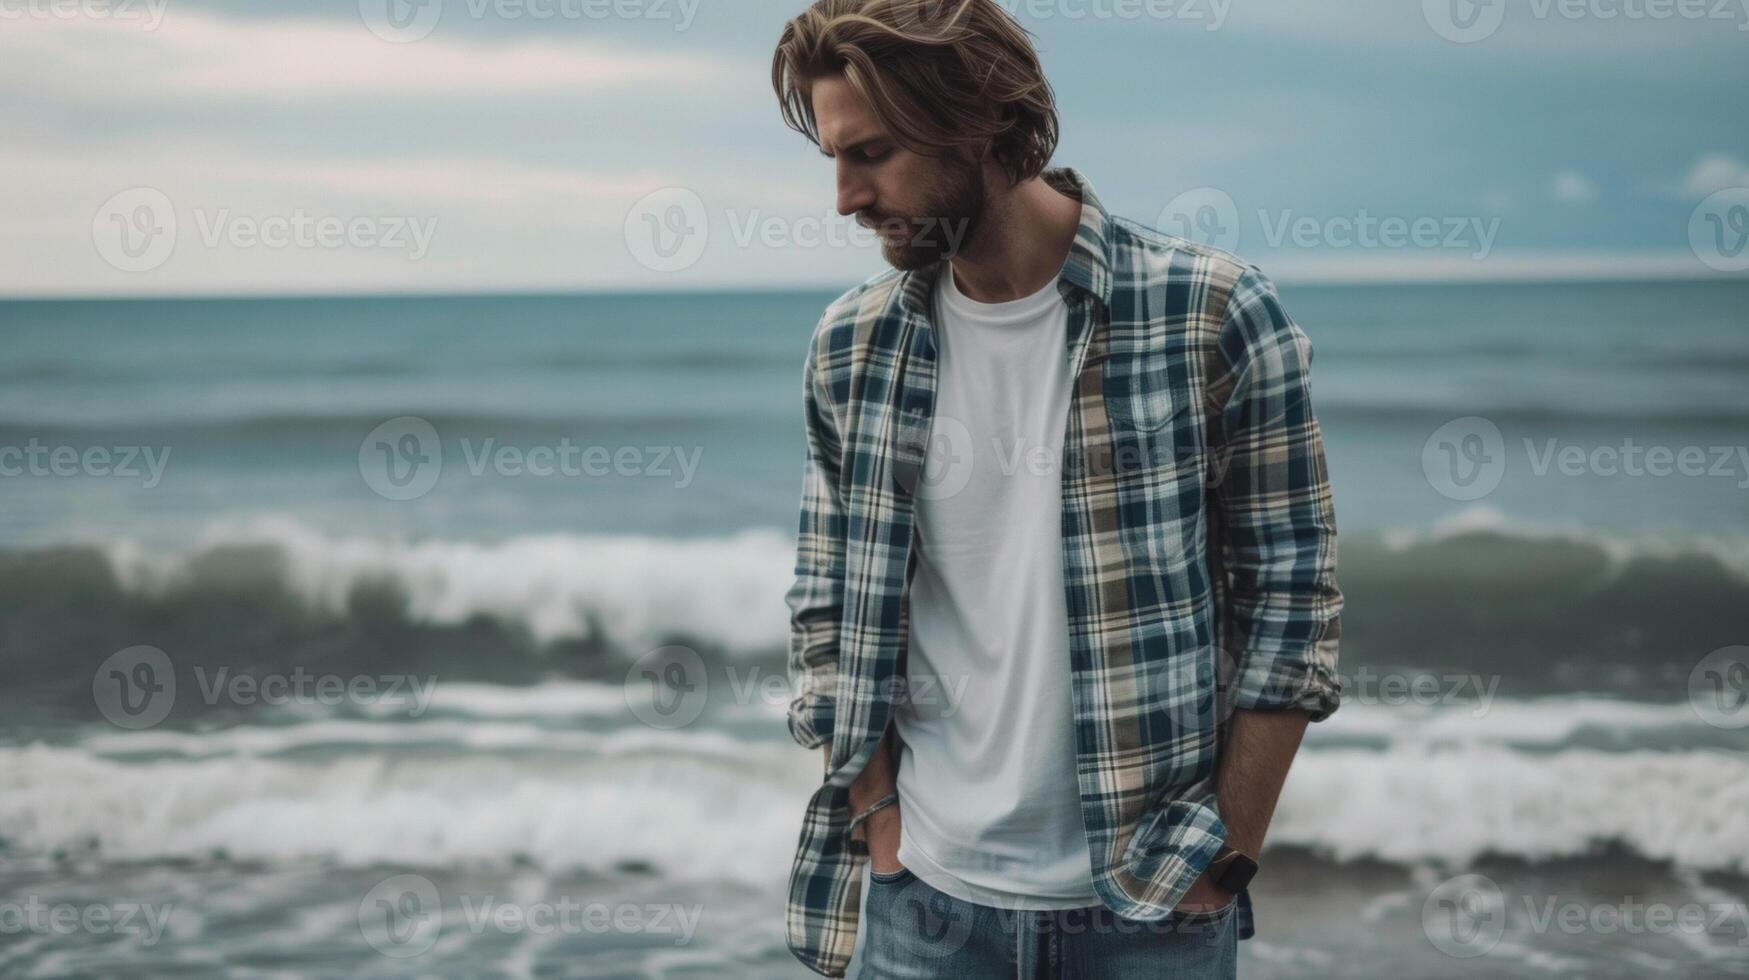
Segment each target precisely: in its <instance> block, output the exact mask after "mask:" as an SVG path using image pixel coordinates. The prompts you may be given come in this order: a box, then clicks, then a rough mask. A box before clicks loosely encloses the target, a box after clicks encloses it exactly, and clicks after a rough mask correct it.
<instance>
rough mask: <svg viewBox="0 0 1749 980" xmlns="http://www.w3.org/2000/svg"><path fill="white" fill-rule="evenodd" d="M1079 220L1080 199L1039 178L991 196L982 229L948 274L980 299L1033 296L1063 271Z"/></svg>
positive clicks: (971, 296)
mask: <svg viewBox="0 0 1749 980" xmlns="http://www.w3.org/2000/svg"><path fill="white" fill-rule="evenodd" d="M998 186H999V184H998ZM1080 225H1081V202H1080V201H1078V200H1076V199H1075V198H1073V197H1070V196H1069V195H1067V194H1064V193H1062V192H1061V191H1059V190H1057V189H1056V188H1054V187H1052V186H1051V185H1050V184H1048V183H1046V182H1045V180H1044V179H1043V178H1041V177H1034V178H1032V179H1031V180H1027V181H1024V182H1022V183H1021V184H1019V185H1018V186H1016V187H1014V188H1012V189H1009V190H1006V191H1004V192H1002V193H1001V194H1000V195H999V196H998V195H992V197H991V200H990V203H989V206H988V208H987V210H986V211H985V212H984V219H983V220H982V221H981V222H979V225H978V231H977V234H976V235H974V236H973V238H972V240H971V241H968V242H966V244H965V246H964V247H963V248H961V249H960V251H959V253H958V254H956V255H955V256H954V257H953V261H952V262H951V264H950V271H949V274H950V275H953V276H955V277H956V278H955V280H954V284H955V286H957V287H958V289H959V291H960V292H961V293H962V294H963V295H965V296H966V297H967V298H968V299H971V300H974V301H976V302H979V303H1005V302H1007V301H1009V300H1014V299H1020V298H1021V297H1024V296H1031V295H1032V294H1033V293H1036V292H1038V291H1039V290H1041V289H1043V288H1045V286H1046V285H1047V284H1048V283H1050V282H1051V280H1053V279H1055V278H1056V277H1057V273H1059V272H1061V271H1062V269H1063V262H1064V261H1065V260H1066V259H1068V257H1069V248H1070V246H1072V245H1073V244H1074V242H1075V232H1076V231H1077V229H1079V228H1080Z"/></svg>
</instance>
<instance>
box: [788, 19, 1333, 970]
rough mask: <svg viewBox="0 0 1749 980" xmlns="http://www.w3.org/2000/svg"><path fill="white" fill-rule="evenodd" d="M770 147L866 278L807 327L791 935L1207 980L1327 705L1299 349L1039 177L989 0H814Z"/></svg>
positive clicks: (1324, 555) (869, 956)
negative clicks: (802, 157) (853, 253)
mask: <svg viewBox="0 0 1749 980" xmlns="http://www.w3.org/2000/svg"><path fill="white" fill-rule="evenodd" d="M772 82H773V85H774V86H775V88H776V89H777V93H778V97H779V100H780V102H781V104H782V108H783V114H784V118H785V120H786V122H787V123H788V124H789V125H790V126H791V127H793V128H795V129H797V130H798V131H800V132H802V133H803V134H804V135H806V136H807V137H808V138H809V139H810V140H811V141H812V142H814V143H815V144H816V145H817V146H818V147H819V149H820V151H821V152H822V153H823V154H825V155H826V156H827V157H829V158H831V159H832V160H833V162H834V165H835V167H836V169H837V187H838V202H837V206H838V210H839V212H840V213H841V214H845V215H851V214H855V215H856V216H857V218H858V220H859V221H860V222H861V223H863V224H865V225H868V226H870V227H876V228H879V229H880V232H881V243H882V254H883V256H884V257H885V258H886V260H887V261H888V263H890V264H891V265H892V266H893V267H894V268H893V269H892V270H890V271H887V272H883V273H882V274H880V275H877V276H875V277H873V278H871V279H870V280H868V281H867V282H865V283H863V284H862V285H860V286H857V287H856V288H854V289H852V290H850V291H849V292H847V293H845V294H844V295H842V296H841V297H839V298H838V300H836V301H835V302H833V303H832V304H831V306H830V307H828V308H827V310H826V312H825V315H824V316H823V317H822V318H821V320H820V323H819V325H818V326H817V327H816V328H815V331H814V335H813V340H812V343H811V350H810V352H809V355H808V358H807V361H806V365H805V368H804V372H803V373H804V383H803V388H804V393H805V403H804V405H805V417H806V434H807V447H808V449H807V459H806V465H805V471H804V475H805V481H804V487H803V498H802V513H801V521H800V534H799V537H798V542H797V555H796V579H795V584H794V586H793V588H792V589H791V590H790V591H789V593H788V596H787V599H786V601H787V604H788V606H789V609H790V613H791V624H792V642H791V648H790V673H791V680H792V682H793V684H794V685H795V689H796V692H797V693H796V697H795V699H794V700H793V701H792V702H791V705H790V714H789V727H790V731H791V734H792V735H793V736H794V738H795V739H796V740H797V741H798V742H799V743H800V744H802V745H803V746H805V747H809V748H812V747H815V746H820V747H822V748H823V751H824V753H825V767H826V772H825V778H824V781H823V783H822V785H821V786H820V788H819V790H817V791H816V792H815V793H814V795H813V797H812V799H811V800H810V801H809V804H808V811H807V815H806V819H805V822H804V825H803V828H802V834H801V840H800V845H799V847H798V850H797V854H796V859H795V863H794V866H793V869H792V872H791V878H790V905H789V913H788V942H789V946H790V949H791V950H792V951H793V952H794V953H795V955H796V956H797V958H799V959H800V960H801V961H802V962H803V963H804V964H806V965H807V966H808V967H810V968H811V969H813V970H814V971H816V972H818V973H821V974H823V975H826V976H843V975H845V972H846V970H847V969H848V965H849V963H850V961H851V959H852V957H853V954H854V951H855V947H856V939H857V935H858V932H859V931H860V930H859V925H860V924H861V920H862V919H863V918H864V917H865V912H864V909H863V904H864V903H863V900H864V891H865V889H864V884H863V874H864V870H865V868H864V865H865V864H866V865H868V868H867V873H868V887H867V889H866V891H867V896H866V898H867V902H866V906H867V908H866V918H867V920H868V922H867V926H868V931H867V935H866V937H865V941H864V946H863V960H864V964H865V968H866V970H865V975H873V976H879V977H886V976H952V977H966V978H970V977H1001V976H1013V975H1016V974H1018V975H1020V976H1028V977H1030V976H1085V977H1100V978H1108V977H1109V978H1126V977H1144V976H1146V977H1157V976H1167V975H1170V976H1232V975H1234V972H1235V966H1234V964H1235V960H1236V943H1237V940H1238V939H1240V938H1248V937H1249V935H1250V934H1251V932H1252V920H1251V909H1250V902H1249V896H1248V893H1247V891H1246V888H1245V886H1246V883H1247V882H1248V881H1249V879H1250V876H1251V875H1252V874H1253V873H1255V872H1256V870H1257V861H1258V857H1259V855H1260V853H1261V850H1262V845H1263V838H1264V831H1265V828H1266V827H1267V826H1268V824H1269V820H1270V817H1271V815H1272V813H1273V811H1274V808H1275V803H1276V799H1277V797H1278V795H1279V793H1280V790H1281V786H1282V783H1283V781H1284V780H1285V778H1286V776H1287V772H1288V768H1289V765H1290V763H1291V761H1292V759H1293V756H1294V754H1295V752H1296V751H1297V749H1298V746H1299V742H1300V738H1301V736H1302V734H1303V732H1304V730H1305V725H1306V723H1307V722H1308V721H1310V720H1321V719H1322V718H1324V717H1327V716H1328V715H1329V714H1330V713H1331V712H1332V711H1334V710H1335V709H1336V706H1337V703H1338V700H1339V694H1340V690H1339V685H1338V683H1337V681H1336V677H1335V668H1336V641H1337V636H1338V632H1339V629H1338V622H1339V620H1338V614H1339V612H1340V610H1341V605H1342V597H1341V594H1340V592H1339V590H1338V589H1337V586H1336V582H1335V579H1334V568H1335V545H1336V537H1335V535H1336V530H1335V522H1334V516H1333V512H1332V508H1331V500H1330V492H1329V488H1328V484H1327V480H1326V476H1325V469H1324V455H1323V446H1322V440H1321V436H1320V434H1319V430H1318V426H1317V423H1316V421H1315V420H1314V418H1313V416H1312V410H1311V404H1310V401H1309V398H1308V385H1309V378H1308V369H1309V366H1310V361H1311V349H1310V346H1309V344H1308V342H1307V340H1306V337H1305V335H1304V334H1303V333H1302V332H1301V330H1300V329H1299V327H1298V326H1297V325H1295V324H1294V323H1293V321H1292V320H1291V319H1289V317H1288V316H1287V314H1286V313H1285V312H1284V311H1283V310H1282V308H1281V305H1280V303H1279V301H1278V299H1277V296H1276V293H1275V290H1274V287H1273V286H1272V285H1271V284H1270V282H1269V281H1268V280H1267V279H1266V278H1265V277H1264V276H1263V274H1262V273H1261V272H1260V271H1258V270H1257V269H1256V268H1255V267H1253V266H1250V265H1249V264H1247V263H1244V262H1242V261H1240V260H1238V259H1236V258H1235V257H1233V256H1231V255H1229V254H1227V253H1225V252H1221V251H1219V250H1216V249H1212V248H1207V247H1204V246H1200V245H1197V244H1195V243H1192V242H1188V241H1185V240H1182V239H1179V238H1174V237H1172V236H1168V235H1164V234H1161V233H1159V232H1156V231H1153V230H1151V229H1148V228H1146V227H1144V226H1142V225H1139V224H1137V223H1135V222H1132V221H1128V220H1126V219H1123V218H1118V217H1115V216H1112V215H1110V214H1108V213H1107V212H1106V211H1105V209H1104V207H1103V206H1102V205H1101V204H1100V203H1099V200H1098V198H1097V196H1096V195H1095V194H1094V193H1093V189H1092V187H1091V185H1090V184H1089V183H1088V181H1087V180H1086V178H1085V177H1083V176H1082V175H1081V174H1080V173H1079V172H1078V171H1076V170H1073V169H1068V168H1056V169H1047V162H1048V161H1049V159H1050V157H1051V154H1052V152H1053V151H1054V149H1055V146H1056V139H1057V116H1056V110H1055V108H1054V105H1053V100H1052V93H1051V89H1050V86H1049V85H1048V84H1047V82H1046V81H1045V79H1044V77H1043V74H1042V72H1041V70H1040V67H1039V62H1038V59H1037V56H1036V54H1035V52H1034V50H1033V48H1032V46H1031V44H1030V42H1029V40H1028V36H1027V33H1026V32H1025V31H1024V30H1022V29H1021V28H1020V27H1019V26H1018V25H1017V24H1015V22H1014V21H1013V19H1012V18H1011V17H1010V16H1009V15H1008V14H1007V13H1006V12H1004V11H1003V10H1002V9H1001V8H1000V7H999V6H998V5H997V4H996V2H995V0H948V2H943V0H819V2H817V3H815V4H814V5H813V6H812V7H810V8H809V9H808V10H807V11H806V12H805V13H803V14H802V15H801V16H799V17H797V18H795V19H794V20H792V21H790V22H789V24H788V25H786V27H785V29H784V32H783V36H782V38H781V40H780V43H779V47H778V50H777V53H776V56H775V57H774V59H773V67H772Z"/></svg>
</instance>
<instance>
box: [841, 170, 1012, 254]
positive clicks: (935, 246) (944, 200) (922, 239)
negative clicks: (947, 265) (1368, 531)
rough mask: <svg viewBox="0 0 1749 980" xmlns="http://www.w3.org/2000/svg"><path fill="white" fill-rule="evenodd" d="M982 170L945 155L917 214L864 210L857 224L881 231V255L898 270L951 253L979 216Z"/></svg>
mask: <svg viewBox="0 0 1749 980" xmlns="http://www.w3.org/2000/svg"><path fill="white" fill-rule="evenodd" d="M985 203H986V202H985V188H984V172H983V168H982V167H981V166H979V164H978V163H977V161H974V160H966V159H963V158H959V157H951V158H948V162H947V163H946V165H944V166H943V168H942V171H941V179H940V181H939V182H938V183H937V184H936V186H935V187H933V188H931V189H930V192H929V194H928V195H927V196H926V197H925V199H924V203H923V207H922V209H921V210H922V213H921V214H915V215H891V214H889V215H881V216H879V217H874V216H869V215H864V216H863V217H862V218H861V219H860V223H861V224H862V225H864V226H865V227H869V228H873V229H875V230H876V231H878V232H880V235H881V257H882V258H884V259H886V260H887V264H889V265H891V266H892V267H893V268H895V269H898V270H900V271H901V272H909V271H911V270H914V269H923V268H927V267H928V266H932V265H934V264H936V263H937V262H942V261H945V260H947V259H950V258H953V256H954V255H955V253H957V252H958V251H959V250H960V249H961V248H963V247H964V246H965V244H966V243H967V242H968V241H970V240H971V238H972V234H973V232H974V231H975V230H976V229H977V227H978V222H979V220H980V219H982V218H983V216H984V206H985Z"/></svg>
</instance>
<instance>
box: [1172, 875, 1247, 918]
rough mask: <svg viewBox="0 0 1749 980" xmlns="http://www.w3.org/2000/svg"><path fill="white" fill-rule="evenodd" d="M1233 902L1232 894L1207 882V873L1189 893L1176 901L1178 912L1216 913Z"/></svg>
mask: <svg viewBox="0 0 1749 980" xmlns="http://www.w3.org/2000/svg"><path fill="white" fill-rule="evenodd" d="M1232 900H1233V893H1232V892H1230V891H1227V890H1226V889H1224V888H1222V887H1221V886H1220V885H1217V884H1215V883H1214V882H1212V881H1210V880H1209V876H1208V872H1206V871H1205V872H1203V873H1202V875H1200V876H1199V877H1198V878H1197V879H1196V882H1195V884H1192V885H1191V886H1190V891H1187V892H1185V893H1184V897H1183V898H1182V899H1179V901H1178V909H1177V911H1179V912H1218V911H1220V910H1221V909H1223V908H1226V907H1227V904H1228V903H1229V902H1231V901H1232Z"/></svg>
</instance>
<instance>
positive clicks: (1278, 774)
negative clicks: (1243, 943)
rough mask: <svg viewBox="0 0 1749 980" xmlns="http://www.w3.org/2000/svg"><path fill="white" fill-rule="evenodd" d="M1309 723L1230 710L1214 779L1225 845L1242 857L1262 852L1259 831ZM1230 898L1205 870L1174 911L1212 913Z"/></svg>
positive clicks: (1300, 714) (1295, 715)
mask: <svg viewBox="0 0 1749 980" xmlns="http://www.w3.org/2000/svg"><path fill="white" fill-rule="evenodd" d="M1310 719H1311V716H1310V715H1308V714H1307V713H1306V712H1304V711H1298V710H1283V711H1245V710H1239V711H1234V712H1233V718H1232V723H1231V724H1230V725H1229V726H1228V727H1227V736H1226V742H1227V744H1226V745H1225V746H1223V747H1222V750H1221V763H1220V772H1219V773H1218V775H1217V776H1216V778H1215V797H1216V799H1217V800H1218V801H1219V802H1220V808H1221V821H1222V822H1223V823H1225V824H1226V825H1227V846H1229V847H1232V848H1234V849H1235V850H1238V851H1240V852H1242V853H1244V854H1250V855H1257V854H1261V853H1262V852H1263V835H1264V832H1265V831H1266V830H1268V829H1269V821H1270V818H1271V817H1273V816H1274V815H1275V804H1276V801H1277V799H1278V798H1279V797H1280V796H1281V787H1282V784H1283V783H1285V782H1287V772H1288V767H1290V766H1291V765H1292V764H1293V761H1294V754H1295V753H1297V752H1298V751H1299V748H1300V740H1301V739H1302V738H1304V737H1305V734H1306V723H1307V722H1308V721H1309V720H1310ZM1232 900H1233V893H1232V892H1229V891H1227V890H1226V889H1224V888H1222V887H1221V886H1219V885H1217V884H1215V883H1214V882H1212V881H1210V880H1209V876H1208V872H1206V871H1205V872H1203V874H1202V875H1201V876H1200V877H1198V878H1197V879H1196V883H1195V884H1193V885H1191V886H1190V890H1189V891H1187V892H1185V893H1184V898H1183V900H1181V901H1180V902H1179V903H1178V910H1179V911H1181V912H1212V911H1215V910H1216V909H1219V908H1222V907H1223V906H1225V905H1226V904H1227V903H1228V902H1230V901H1232Z"/></svg>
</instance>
